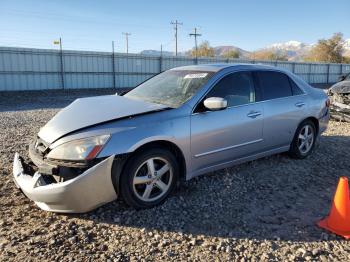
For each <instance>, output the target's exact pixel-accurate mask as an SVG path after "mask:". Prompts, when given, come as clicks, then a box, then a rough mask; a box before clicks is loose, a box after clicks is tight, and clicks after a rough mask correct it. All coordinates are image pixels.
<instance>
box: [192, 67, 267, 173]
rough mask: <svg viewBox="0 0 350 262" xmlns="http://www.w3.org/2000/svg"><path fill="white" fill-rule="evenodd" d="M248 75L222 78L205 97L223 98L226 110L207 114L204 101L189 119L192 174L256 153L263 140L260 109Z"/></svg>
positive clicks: (261, 109) (233, 75) (251, 80)
mask: <svg viewBox="0 0 350 262" xmlns="http://www.w3.org/2000/svg"><path fill="white" fill-rule="evenodd" d="M256 96H257V94H256V92H255V87H254V81H253V78H252V74H251V73H250V72H237V73H232V74H229V75H227V76H225V77H224V78H222V79H221V80H220V81H219V82H218V83H217V84H216V85H215V86H214V87H213V88H212V90H211V91H210V92H209V93H208V94H207V95H206V97H205V98H204V99H206V98H209V97H222V98H225V99H226V100H227V102H228V107H227V108H226V109H223V110H220V111H209V110H207V109H205V108H204V105H203V101H204V99H203V101H201V103H200V104H199V105H198V106H197V108H196V109H195V111H194V113H193V114H192V116H191V153H192V160H193V161H192V163H193V166H192V170H193V172H196V171H199V170H202V169H205V168H207V167H211V166H215V165H220V164H223V163H225V162H229V161H232V160H234V159H239V158H242V157H245V156H248V155H252V154H255V153H258V152H259V151H260V147H261V146H260V144H261V142H262V139H263V134H262V130H263V107H262V104H260V103H255V102H256Z"/></svg>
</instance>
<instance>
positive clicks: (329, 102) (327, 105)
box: [326, 98, 331, 108]
mask: <svg viewBox="0 0 350 262" xmlns="http://www.w3.org/2000/svg"><path fill="white" fill-rule="evenodd" d="M330 105H331V100H329V98H328V99H327V100H326V107H327V108H328V107H329V106H330Z"/></svg>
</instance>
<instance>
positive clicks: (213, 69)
mask: <svg viewBox="0 0 350 262" xmlns="http://www.w3.org/2000/svg"><path fill="white" fill-rule="evenodd" d="M226 68H234V69H252V70H253V69H255V70H257V69H258V70H259V69H260V70H264V69H265V70H266V69H268V70H271V69H272V70H276V71H286V70H284V69H283V68H278V67H274V66H269V65H262V64H244V63H234V64H201V65H190V66H181V67H175V68H172V69H171V70H198V71H210V72H218V71H220V70H222V69H226Z"/></svg>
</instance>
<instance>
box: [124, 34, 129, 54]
mask: <svg viewBox="0 0 350 262" xmlns="http://www.w3.org/2000/svg"><path fill="white" fill-rule="evenodd" d="M123 35H125V39H126V53H127V54H129V35H131V34H130V33H123Z"/></svg>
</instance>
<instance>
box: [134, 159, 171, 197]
mask: <svg viewBox="0 0 350 262" xmlns="http://www.w3.org/2000/svg"><path fill="white" fill-rule="evenodd" d="M172 180H173V168H172V166H171V164H170V163H169V161H167V160H166V159H164V158H161V157H152V158H149V159H148V160H146V161H144V162H143V163H142V164H141V165H140V166H139V167H138V168H137V170H136V172H135V174H134V178H133V190H134V193H135V195H136V196H137V197H138V198H139V199H140V200H142V201H145V202H151V201H155V200H157V199H159V198H161V197H162V196H163V195H164V194H166V193H167V192H168V190H169V189H170V186H171V183H172Z"/></svg>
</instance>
